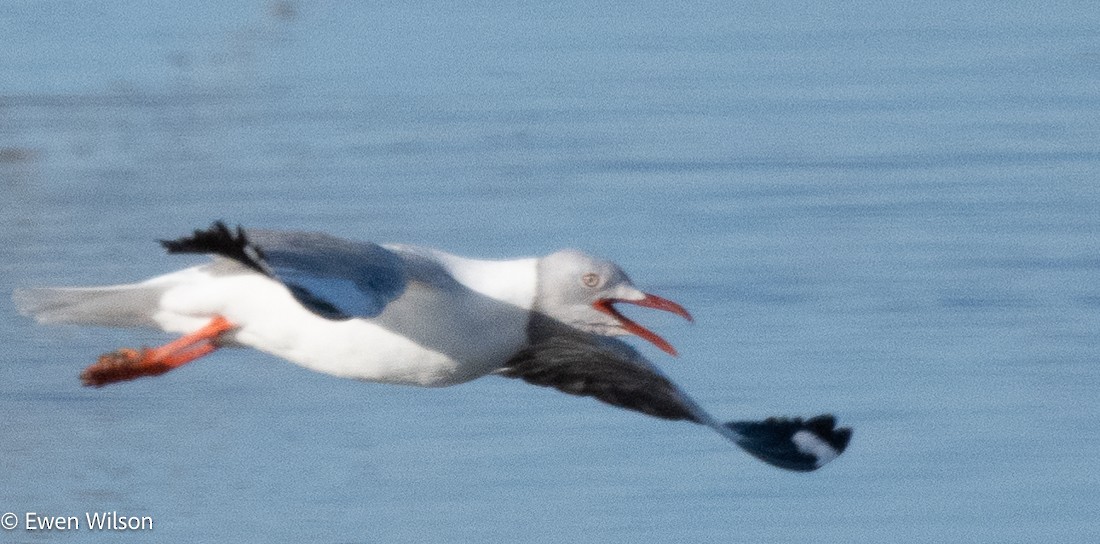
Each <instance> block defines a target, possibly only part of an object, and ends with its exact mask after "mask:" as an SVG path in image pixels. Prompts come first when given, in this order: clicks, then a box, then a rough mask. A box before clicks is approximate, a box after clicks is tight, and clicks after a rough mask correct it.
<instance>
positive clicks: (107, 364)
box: [80, 316, 235, 387]
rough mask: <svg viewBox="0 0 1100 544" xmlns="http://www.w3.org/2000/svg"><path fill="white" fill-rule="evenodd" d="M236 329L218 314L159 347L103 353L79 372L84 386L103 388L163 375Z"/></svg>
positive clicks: (212, 349) (185, 362)
mask: <svg viewBox="0 0 1100 544" xmlns="http://www.w3.org/2000/svg"><path fill="white" fill-rule="evenodd" d="M234 328H235V325H233V324H232V323H230V322H229V321H228V320H227V319H225V318H224V317H222V316H217V317H215V318H214V319H212V320H211V321H210V323H207V324H206V325H205V326H203V328H201V329H199V330H197V331H195V332H193V333H191V334H188V335H186V336H183V337H181V338H178V339H176V340H173V341H172V342H169V343H167V344H165V345H163V346H160V347H158V348H142V349H141V351H137V350H133V349H129V348H123V349H120V350H118V351H113V352H111V353H106V354H103V355H100V356H99V360H98V361H96V362H95V364H93V365H91V366H89V367H88V368H85V369H84V372H81V373H80V381H82V382H84V385H90V386H93V387H102V386H104V385H107V384H109V383H115V382H122V381H127V380H133V379H135V378H140V377H142V376H157V375H160V374H164V373H165V372H168V371H169V370H172V369H174V368H179V367H180V366H183V365H185V364H187V363H190V362H191V361H194V360H195V359H198V358H199V357H202V356H203V355H206V354H209V353H210V352H212V351H214V350H216V349H218V339H219V338H220V337H221V335H222V334H224V333H225V332H227V331H230V330H232V329H234Z"/></svg>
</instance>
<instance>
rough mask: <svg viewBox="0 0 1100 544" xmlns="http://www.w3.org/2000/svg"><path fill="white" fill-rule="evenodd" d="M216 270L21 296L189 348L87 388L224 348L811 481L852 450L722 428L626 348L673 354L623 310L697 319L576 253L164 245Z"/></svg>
mask: <svg viewBox="0 0 1100 544" xmlns="http://www.w3.org/2000/svg"><path fill="white" fill-rule="evenodd" d="M161 244H162V245H163V247H164V248H165V249H166V250H167V251H168V252H169V253H173V254H176V253H184V254H187V253H196V254H208V255H210V256H212V261H211V262H208V263H206V264H202V265H199V266H195V267H191V268H186V269H183V270H178V271H175V272H171V273H168V274H164V275H161V276H157V277H154V278H151V279H147V280H145V281H141V282H138V283H130V284H123V285H110V286H98V287H39V288H29V289H22V290H17V291H16V292H15V293H14V295H13V298H14V300H15V302H16V305H17V307H18V308H19V310H20V312H21V313H22V314H24V315H27V316H30V317H33V318H34V319H36V320H37V321H38V322H41V323H70V324H81V325H99V326H112V327H147V328H154V329H160V330H162V331H166V332H171V333H176V334H180V335H182V336H180V337H179V338H178V339H176V340H174V341H172V342H169V343H167V344H165V345H163V346H159V347H154V348H149V347H146V348H141V349H130V348H123V349H119V350H117V351H114V352H111V353H107V354H104V355H102V356H100V357H99V359H98V360H97V361H96V362H95V363H94V364H92V365H91V366H89V367H87V368H86V369H85V370H84V372H83V373H82V374H81V380H82V381H83V383H84V384H85V385H88V386H93V387H101V386H104V385H107V384H111V383H117V382H123V381H128V380H133V379H136V378H140V377H143V376H155V375H159V374H163V373H165V372H168V371H170V370H173V369H175V368H179V367H180V366H182V365H184V364H187V363H189V362H191V361H194V360H196V359H198V358H200V357H203V356H206V355H209V354H211V353H213V352H215V351H217V350H218V349H220V348H223V347H249V348H253V349H256V350H259V351H262V352H266V353H269V354H271V355H274V356H277V357H280V358H283V359H286V360H288V361H290V362H292V363H296V364H298V365H301V366H303V367H305V368H308V369H310V370H314V371H317V372H321V373H325V374H330V375H333V376H339V377H343V378H351V379H356V380H363V381H369V382H379V383H386V384H401V385H413V386H423V387H443V386H450V385H455V384H459V383H464V382H467V381H470V380H473V379H476V378H480V377H483V376H490V375H492V376H503V377H507V378H515V379H519V380H523V381H525V382H527V383H530V384H533V385H538V386H544V387H551V388H555V389H557V390H560V391H562V392H565V393H569V394H571V395H579V396H587V397H593V398H595V399H598V400H600V401H602V402H605V403H607V404H610V405H613V406H617V407H620V408H625V409H628V410H633V411H637V412H640V413H643V414H646V415H650V416H654V417H657V418H662V419H666V420H683V421H689V422H692V423H697V424H700V425H703V426H706V427H709V428H711V429H713V430H714V431H716V432H717V433H719V434H720V435H722V436H724V437H726V438H727V439H729V440H731V441H732V442H733V443H735V444H736V445H738V446H740V447H741V448H742V449H744V450H745V451H747V452H748V453H749V454H751V455H753V456H755V457H756V458H758V459H760V460H762V461H764V462H766V463H769V464H771V465H774V466H777V467H780V468H784V469H788V470H794V471H803V472H804V471H812V470H815V469H818V468H820V467H821V466H823V465H825V464H826V463H828V462H830V461H832V460H833V459H835V458H836V457H837V456H839V455H840V454H841V453H842V452H843V451H844V449H845V448H846V447H847V445H848V442H849V440H850V439H851V435H852V431H851V429H850V428H839V427H837V426H836V419H835V417H834V416H832V415H828V414H826V415H820V416H816V417H811V418H807V419H802V418H790V417H771V418H767V419H764V420H757V421H731V422H722V421H720V420H718V419H716V418H714V417H713V416H711V415H710V414H709V413H708V412H706V411H705V410H703V409H702V408H701V407H700V406H699V405H698V404H697V403H696V402H695V401H694V400H692V399H691V398H690V397H689V396H687V395H686V394H685V393H684V392H683V391H681V389H680V388H679V387H677V386H676V385H675V384H674V383H673V382H672V381H671V380H669V379H668V378H667V377H666V376H665V375H664V374H663V373H662V372H661V371H660V370H659V369H658V368H657V366H656V365H655V364H653V363H652V362H651V361H649V360H648V359H646V358H645V357H644V356H642V355H641V353H640V352H639V351H638V350H636V349H635V348H633V347H632V346H630V345H629V344H627V343H626V342H624V341H622V340H621V339H620V338H619V337H621V336H624V335H634V336H636V337H639V338H641V339H643V340H646V341H648V342H650V343H652V344H653V345H655V346H656V347H657V348H659V349H660V350H662V351H664V352H666V353H668V354H670V355H676V350H675V349H674V348H673V347H672V345H671V344H669V343H668V342H667V341H666V340H665V339H663V338H661V337H660V336H658V335H657V334H656V333H654V332H652V331H650V330H649V329H647V328H645V327H643V326H642V325H640V324H638V323H637V322H635V321H633V320H632V319H630V318H628V317H626V316H625V315H623V314H622V313H621V312H620V311H619V310H618V309H617V308H616V307H615V305H616V304H633V305H637V306H641V307H646V308H652V309H656V310H662V311H666V312H671V313H673V314H676V315H679V316H681V317H683V318H685V319H687V320H689V321H690V320H692V317H691V314H689V313H688V312H687V310H685V309H684V308H683V307H682V306H680V305H679V304H677V303H675V302H672V301H670V300H668V299H665V298H662V297H659V296H657V295H653V294H650V293H646V292H643V291H641V290H639V289H638V288H637V287H635V286H634V284H633V282H632V281H631V280H630V278H629V277H628V276H627V275H626V273H625V272H623V270H622V269H621V268H620V267H619V266H617V265H616V264H615V263H613V262H611V261H608V260H605V259H600V258H597V257H593V256H590V255H588V254H585V253H583V252H580V251H576V250H570V249H567V250H562V251H557V252H554V253H551V254H549V255H546V256H543V257H537V258H522V259H512V260H482V259H472V258H467V257H461V256H458V255H453V254H450V253H447V252H444V251H440V250H437V249H431V248H425V247H416V246H410V245H400V244H376V243H370V242H359V241H353V240H347V239H344V238H339V237H336V236H333V235H329V234H324V233H317V232H300V231H279V230H262V229H248V230H245V229H243V228H242V227H240V226H238V227H237V228H236V229H231V228H229V227H228V226H227V225H226V224H225V223H223V222H221V221H218V222H215V223H214V224H213V225H212V226H210V227H209V228H207V229H199V230H195V231H194V233H193V234H191V235H190V236H186V237H182V238H178V239H174V240H162V241H161Z"/></svg>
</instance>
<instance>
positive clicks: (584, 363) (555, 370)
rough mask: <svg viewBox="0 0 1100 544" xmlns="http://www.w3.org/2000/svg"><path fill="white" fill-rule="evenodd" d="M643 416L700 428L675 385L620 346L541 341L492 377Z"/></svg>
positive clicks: (586, 340)
mask: <svg viewBox="0 0 1100 544" xmlns="http://www.w3.org/2000/svg"><path fill="white" fill-rule="evenodd" d="M497 373H498V374H499V375H501V376H505V377H508V378H519V379H521V380H523V381H525V382H527V383H530V384H533V385H539V386H543V387H553V388H554V389H557V390H559V391H562V392H565V393H569V394H570V395H578V396H583V397H594V398H596V399H598V400H601V401H603V402H606V403H608V404H611V405H613V406H618V407H619V408H626V409H627V410H634V411H636V412H641V413H643V414H646V415H650V416H654V417H659V418H663V419H670V420H687V421H692V422H695V423H703V422H704V420H703V419H702V417H703V413H702V411H701V410H700V409H699V407H698V406H696V405H695V403H694V402H692V401H691V399H689V398H688V397H687V395H685V394H683V392H681V391H680V389H679V388H678V387H676V384H674V383H672V381H670V380H669V379H668V378H666V377H665V376H664V375H662V374H661V373H660V372H659V371H658V370H657V369H656V368H654V367H653V366H652V365H651V364H649V363H648V361H646V360H645V359H644V358H643V357H642V356H641V354H639V353H638V352H637V351H635V350H634V349H633V348H631V347H630V346H628V345H626V344H625V343H624V342H621V341H619V340H616V339H614V338H608V337H605V336H597V335H592V334H587V333H583V332H580V331H577V332H576V333H572V332H569V333H563V334H560V335H555V336H550V337H547V338H543V339H541V340H539V341H537V342H536V343H534V344H532V345H530V346H528V347H527V348H526V349H524V350H522V351H520V352H519V353H517V354H516V355H515V356H513V357H512V359H511V360H510V361H508V364H507V365H505V367H504V368H502V369H501V370H499V371H498V372H497Z"/></svg>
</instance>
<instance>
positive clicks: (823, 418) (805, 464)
mask: <svg viewBox="0 0 1100 544" xmlns="http://www.w3.org/2000/svg"><path fill="white" fill-rule="evenodd" d="M726 428H728V429H730V430H732V431H733V432H734V433H736V434H737V437H736V438H735V439H734V440H735V441H736V442H737V445H738V446H741V447H742V448H744V449H745V451H747V452H749V453H750V454H752V455H753V456H755V457H756V458H758V459H760V460H761V461H764V462H765V463H768V464H770V465H774V466H777V467H780V468H785V469H787V470H795V471H799V472H809V471H812V470H817V469H819V468H821V467H822V466H825V464H827V463H828V462H830V461H832V460H833V459H836V458H837V457H838V456H840V454H841V453H844V450H845V449H847V448H848V443H849V442H850V441H851V440H852V429H850V428H847V427H841V428H837V427H836V418H835V417H834V416H832V415H831V414H825V415H820V416H817V417H812V418H810V419H807V420H803V419H802V418H768V419H766V420H764V421H733V422H730V423H727V424H726Z"/></svg>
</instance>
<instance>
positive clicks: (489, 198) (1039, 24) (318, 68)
mask: <svg viewBox="0 0 1100 544" xmlns="http://www.w3.org/2000/svg"><path fill="white" fill-rule="evenodd" d="M1097 29H1100V9H1097V8H1096V6H1095V5H1094V4H1093V3H1090V2H1076V3H1074V2H1057V3H1034V2H998V3H970V2H944V1H934V2H925V3H921V4H920V5H892V3H872V2H848V3H843V4H839V5H821V4H819V3H814V2H793V1H780V2H769V3H766V4H765V5H759V4H758V3H741V2H714V3H706V2H698V3H692V5H690V6H683V5H679V4H677V3H668V2H621V3H614V2H607V3H602V2H601V3H598V4H593V3H592V2H543V3H539V4H538V5H532V6H515V5H513V6H500V5H497V3H492V2H485V3H482V4H480V5H476V4H472V3H438V4H430V3H417V2H408V3H406V2H394V3H386V4H383V3H360V2H294V1H292V0H284V1H276V0H265V1H236V2H195V1H174V2H166V1H155V2H151V1H141V2H125V1H109V2H97V3H88V2H76V1H60V0H50V1H29V0H9V1H6V2H4V3H2V4H0V51H2V52H3V53H0V195H2V199H3V206H2V208H0V210H2V211H0V272H2V273H0V292H2V293H8V292H10V290H11V289H12V288H15V287H18V286H29V285H55V284H102V283H117V282H124V281H133V280H138V279H142V278H144V277H148V276H151V275H153V274H157V273H162V272H166V271H169V270H172V269H175V268H178V267H182V266H185V265H189V264H193V263H195V262H197V261H196V260H194V259H188V258H183V257H169V256H166V255H164V254H163V252H162V251H161V250H160V248H159V247H158V246H157V244H156V243H155V241H156V240H157V239H160V238H172V237H176V236H180V235H182V234H185V233H187V232H189V231H190V230H191V229H193V228H196V227H202V226H205V225H207V224H209V223H210V221H212V220H213V219H217V218H224V219H226V220H228V221H230V222H232V223H238V222H239V223H242V224H244V225H246V226H265V227H278V228H307V229H311V230H326V231H330V232H333V233H337V234H340V235H344V236H348V237H353V238H361V239H367V240H377V241H392V242H406V243H415V244H425V245H431V246H436V247H441V248H445V249H448V250H451V251H454V252H457V253H461V254H468V255H475V256H483V257H512V256H522V255H535V254H541V253H546V252H549V251H551V250H553V249H556V248H560V247H566V246H573V247H580V248H582V249H586V250H588V251H591V252H593V253H597V254H600V255H604V256H607V257H609V258H612V259H615V260H616V261H618V262H619V263H620V264H621V265H622V266H623V267H624V268H625V269H626V270H627V271H628V272H629V273H630V274H631V276H632V277H633V278H634V280H635V282H636V283H638V284H639V285H640V286H642V287H643V288H645V289H647V290H650V291H653V292H656V293H658V294H661V295H662V296H666V297H668V298H671V299H673V300H676V301H678V302H680V303H682V304H683V305H684V306H686V307H688V308H689V309H690V310H691V311H692V312H693V313H694V314H695V316H696V318H697V320H696V323H695V325H693V326H688V325H685V324H683V323H681V322H679V321H677V320H676V319H675V318H674V317H670V316H663V315H655V314H654V313H652V312H644V311H637V312H634V313H633V314H632V315H634V316H635V317H636V318H637V319H639V320H640V321H642V322H643V323H645V324H647V325H649V326H651V327H652V328H654V329H656V330H657V331H658V332H660V333H661V334H662V335H663V336H665V337H666V338H668V339H669V340H670V341H671V342H672V343H673V344H674V345H675V346H677V348H678V349H679V350H680V352H681V354H682V355H681V357H680V358H678V359H672V358H669V357H667V356H665V355H664V354H662V353H661V352H659V351H656V350H655V349H652V348H648V347H643V348H642V349H644V350H646V351H645V353H646V354H647V355H649V356H650V357H652V358H653V360H655V361H657V362H658V363H659V364H660V365H661V366H662V367H663V368H664V369H665V370H666V371H667V372H668V374H669V375H670V376H672V377H673V378H674V379H675V380H676V381H677V382H678V383H680V384H681V385H682V386H683V387H684V388H685V389H686V390H688V391H690V392H691V393H692V394H693V395H694V396H695V397H696V398H697V400H698V401H699V402H700V403H702V404H703V405H704V406H707V407H708V408H710V409H711V410H712V411H713V412H714V413H715V414H717V415H720V416H722V417H726V418H731V419H733V418H758V417H765V416H768V415H783V414H789V415H812V414H815V413H819V412H825V411H831V412H835V413H837V414H838V415H839V416H840V418H841V420H842V422H843V423H845V424H850V425H852V426H854V427H855V429H856V434H855V437H854V439H853V442H852V445H851V447H850V449H849V451H848V453H846V454H845V455H844V456H843V457H842V458H841V459H839V460H838V461H836V462H835V463H834V464H832V465H830V466H828V467H826V468H825V469H823V470H821V471H819V472H816V473H812V474H808V475H807V474H790V473H785V472H781V471H778V470H776V469H773V468H770V467H767V466H764V465H762V464H760V463H758V462H756V461H754V460H752V459H750V458H749V457H748V456H746V455H744V454H743V453H741V452H740V451H737V450H736V449H735V448H733V447H732V446H731V445H730V444H728V443H726V442H724V441H723V440H722V439H721V438H720V437H718V436H717V435H714V434H713V433H708V432H706V431H704V430H703V429H700V428H696V427H695V426H692V425H688V424H682V423H681V424H676V423H667V422H662V421H658V420H653V419H647V418H645V417H641V416H639V415H636V414H633V413H629V412H626V411H621V410H616V409H613V408H610V407H606V406H604V405H601V404H598V403H596V402H594V401H591V400H587V399H577V398H574V397H569V396H566V395H562V394H559V393H555V392H553V391H548V390H542V389H537V388H533V387H530V386H527V385H524V384H522V383H519V382H514V381H510V380H505V379H499V378H486V379H483V380H479V381H475V382H472V383H470V384H466V385H462V386H458V387H454V388H448V389H440V390H421V389H414V388H402V387H392V386H391V387H387V386H379V385H373V384H361V383H355V382H351V381H344V380H339V379H336V378H332V377H328V376H324V375H319V374H313V373H310V372H308V371H305V370H302V369H299V368H297V367H294V366H293V365H290V364H287V363H285V362H282V361H279V360H276V359H273V358H272V357H269V356H266V355H263V354H259V353H256V352H250V351H243V350H236V351H224V352H219V353H217V354H216V355H215V356H212V357H210V358H208V359H204V360H202V361H200V362H197V363H195V364H193V365H189V366H188V367H185V368H183V369H180V370H178V371H176V372H173V373H170V374H168V375H165V376H162V377H160V378H157V379H148V380H140V381H136V382H132V383H128V384H124V385H119V386H115V387H109V388H104V389H101V390H89V389H85V388H82V387H80V385H79V382H78V380H77V374H78V373H79V371H80V369H82V368H83V367H84V366H85V365H87V364H88V363H90V362H91V361H93V360H94V358H95V356H96V355H98V354H100V353H103V352H106V351H111V350H113V349H116V348H118V347H122V346H138V345H141V344H155V343H158V342H163V341H164V340H166V337H165V336H163V335H160V334H158V333H155V332H150V331H133V330H107V329H82V328H75V327H49V328H46V327H39V326H35V325H34V324H32V323H30V322H29V321H28V320H27V319H25V318H21V317H19V316H17V315H15V313H14V309H13V308H12V305H11V303H10V302H8V301H7V299H8V297H7V295H6V294H5V295H3V296H0V324H2V326H0V345H2V346H4V355H3V357H2V358H0V414H3V416H2V417H0V513H4V512H13V513H17V514H18V515H19V516H20V517H21V520H22V516H23V515H24V514H25V513H26V512H36V513H42V514H49V515H65V516H68V515H78V516H81V517H82V516H83V515H84V513H85V512H98V511H118V512H119V513H123V514H127V515H138V516H151V517H152V518H153V519H154V523H155V528H154V529H153V532H152V533H142V534H136V535H129V537H117V539H118V540H120V541H121V540H123V539H125V538H130V537H133V538H137V539H141V540H142V541H146V540H149V539H150V538H151V539H152V540H155V541H159V542H171V541H177V542H197V541H207V542H209V541H219V542H234V541H245V542H271V541H287V542H290V541H294V542H302V541H307V542H308V541H321V542H461V541H468V542H469V541H477V542H502V543H503V542H554V543H556V542H570V541H574V542H622V543H636V542H644V541H649V542H662V541H664V542H667V541H684V542H752V543H755V542H776V543H784V542H845V543H848V542H869V543H870V542H1040V541H1042V542H1096V541H1100V522H1098V521H1097V520H1100V456H1098V455H1097V451H1100V426H1098V425H1097V422H1098V421H1100V394H1098V391H1100V334H1098V331H1100V243H1098V240H1100V31H1098V30H1097ZM102 537H103V535H101V534H97V533H93V532H90V531H88V530H86V529H85V530H81V531H73V532H68V533H64V534H62V533H59V532H53V533H43V532H27V531H25V530H23V528H22V527H21V528H20V529H17V530H15V531H12V532H0V542H39V541H43V540H58V541H61V540H64V541H67V542H79V541H99V540H100V539H101V538H102ZM135 541H136V540H135Z"/></svg>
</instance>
